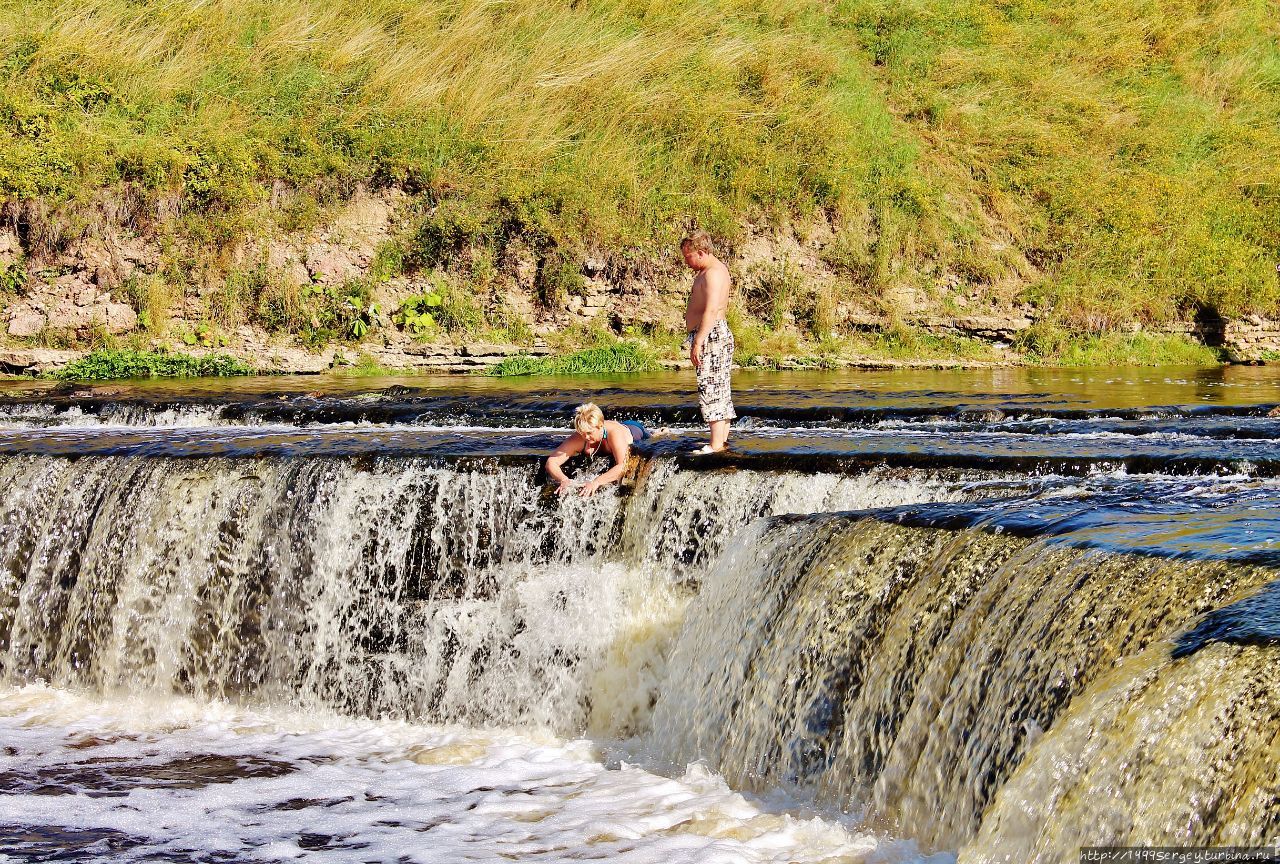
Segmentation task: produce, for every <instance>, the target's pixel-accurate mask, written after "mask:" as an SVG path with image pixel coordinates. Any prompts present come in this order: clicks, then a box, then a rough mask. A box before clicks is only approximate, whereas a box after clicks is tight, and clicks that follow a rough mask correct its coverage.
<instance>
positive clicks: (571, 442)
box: [547, 402, 649, 498]
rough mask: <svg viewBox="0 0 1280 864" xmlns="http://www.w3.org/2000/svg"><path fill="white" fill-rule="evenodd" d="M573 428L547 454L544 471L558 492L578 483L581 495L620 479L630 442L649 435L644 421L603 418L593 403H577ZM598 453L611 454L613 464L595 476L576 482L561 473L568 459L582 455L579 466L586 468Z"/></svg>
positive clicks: (586, 494) (588, 494)
mask: <svg viewBox="0 0 1280 864" xmlns="http://www.w3.org/2000/svg"><path fill="white" fill-rule="evenodd" d="M573 428H574V432H573V434H572V435H570V436H569V437H568V438H567V439H565V442H564V443H563V444H561V445H560V446H559V447H557V448H556V449H555V452H553V453H552V454H551V455H550V456H548V457H547V474H549V475H550V476H551V479H552V480H555V481H556V482H557V483H559V484H560V489H559V492H560V494H561V495H563V494H565V493H566V492H568V491H569V490H570V489H572V488H574V486H578V494H579V495H581V496H582V497H584V498H586V497H589V496H591V495H594V494H595V493H596V491H597V490H598V489H600V488H601V487H604V486H608V485H609V484H610V483H617V482H618V481H619V480H621V479H622V475H623V474H625V473H626V470H627V458H628V457H630V455H631V445H632V444H634V443H636V442H637V441H643V440H644V439H646V438H648V437H649V433H648V432H647V431H646V430H645V428H644V424H643V423H641V422H640V421H639V420H624V421H622V422H621V423H619V422H618V421H616V420H606V419H604V412H602V411H601V410H600V409H599V408H598V407H597V406H596V405H595V403H593V402H588V403H587V404H586V405H582V406H579V408H578V410H577V411H575V412H574V414H573ZM602 452H606V453H608V454H609V456H610V457H612V459H613V467H612V468H610V469H609V470H608V471H606V472H604V473H603V474H601V475H600V476H599V477H596V478H595V479H593V480H589V481H587V482H585V483H582V484H581V485H579V484H578V483H577V482H576V481H574V480H571V479H570V478H569V477H568V475H566V474H565V473H564V467H565V463H566V462H568V461H569V460H571V459H573V460H576V459H577V458H578V457H582V462H583V466H582V467H587V466H589V465H590V464H591V462H592V461H594V460H595V457H596V456H598V455H599V454H600V453H602Z"/></svg>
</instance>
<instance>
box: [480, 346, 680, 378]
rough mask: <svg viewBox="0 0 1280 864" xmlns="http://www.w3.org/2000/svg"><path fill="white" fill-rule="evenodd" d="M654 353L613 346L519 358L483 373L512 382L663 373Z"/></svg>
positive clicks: (511, 358)
mask: <svg viewBox="0 0 1280 864" xmlns="http://www.w3.org/2000/svg"><path fill="white" fill-rule="evenodd" d="M660 368H661V366H660V365H659V363H658V361H657V358H656V357H655V356H654V354H653V352H652V350H651V349H650V348H649V347H648V346H647V345H645V344H643V343H637V342H623V341H618V342H613V343H610V344H606V345H596V346H594V347H591V348H583V349H581V350H578V351H572V352H570V353H568V354H559V355H555V356H552V357H532V356H530V355H528V354H516V355H514V356H512V357H507V358H506V359H504V360H503V361H502V362H501V363H498V364H496V365H493V366H490V367H488V368H487V369H484V370H483V374H485V375H493V376H496V377H499V378H509V377H516V376H523V375H613V374H617V373H620V372H652V371H654V370H657V369H660Z"/></svg>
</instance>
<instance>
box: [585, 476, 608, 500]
mask: <svg viewBox="0 0 1280 864" xmlns="http://www.w3.org/2000/svg"><path fill="white" fill-rule="evenodd" d="M607 485H609V484H607V483H604V482H602V481H601V479H600V478H599V477H597V478H596V479H595V480H591V481H590V482H587V483H584V484H582V488H581V489H579V490H578V495H580V496H581V497H583V498H590V497H591V496H592V495H594V494H596V492H597V491H598V490H599V489H602V488H603V487H605V486H607Z"/></svg>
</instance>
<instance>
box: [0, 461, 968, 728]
mask: <svg viewBox="0 0 1280 864" xmlns="http://www.w3.org/2000/svg"><path fill="white" fill-rule="evenodd" d="M0 487H2V488H4V489H5V490H7V494H6V495H5V496H4V497H3V500H2V501H0V674H2V675H3V676H4V677H5V678H6V679H7V680H8V681H10V682H22V681H29V680H35V679H43V680H47V681H49V682H51V683H54V684H56V685H58V686H68V687H87V688H92V689H95V690H99V691H113V690H120V689H125V690H128V691H130V692H145V691H157V692H178V693H184V694H191V695H195V696H198V697H202V698H237V699H249V700H253V701H258V702H263V701H266V702H282V703H288V704H303V705H305V704H317V705H322V706H325V707H328V708H335V709H338V710H341V711H344V712H348V713H353V714H362V715H366V716H373V717H391V718H408V719H428V720H433V721H439V722H460V723H469V724H494V725H511V724H522V725H536V726H545V727H549V728H552V729H555V730H557V731H560V732H564V733H576V732H581V731H584V730H587V729H590V730H592V731H594V732H597V733H599V734H630V733H632V732H635V731H637V730H639V729H642V728H644V727H646V726H647V723H648V715H649V710H650V707H651V705H652V703H653V701H654V700H655V699H656V688H657V686H658V683H659V680H660V678H661V674H662V668H663V666H664V665H665V652H666V650H667V648H668V646H669V643H670V640H671V638H672V636H673V635H674V633H675V632H676V629H677V628H678V626H679V623H680V620H681V616H682V614H683V610H684V608H685V606H686V604H687V603H688V600H689V598H690V596H691V595H692V592H693V591H694V589H695V587H696V583H697V581H698V579H699V578H700V574H701V572H702V570H701V568H702V567H704V566H705V564H706V562H707V561H709V560H712V559H713V558H714V556H715V555H716V553H717V552H718V551H719V550H720V549H721V548H722V547H723V546H724V544H725V542H726V540H727V538H728V537H729V536H731V535H732V534H733V533H734V532H736V531H737V530H739V529H740V528H741V527H743V526H744V525H745V524H747V523H748V522H749V521H750V520H752V519H754V518H756V517H757V516H760V515H766V514H770V513H774V512H781V511H784V510H791V509H795V508H801V509H810V510H813V509H819V508H824V507H828V506H832V505H839V506H858V505H860V504H861V505H862V506H869V505H872V504H883V503H905V502H910V501H923V500H931V499H937V498H948V499H952V500H955V499H959V498H962V497H964V496H965V495H966V494H970V493H968V492H966V491H965V487H964V484H962V483H956V482H954V481H951V480H947V481H943V480H939V479H936V478H934V477H933V476H932V475H928V474H924V473H919V472H915V473H913V472H896V473H894V474H892V475H890V476H869V477H868V476H861V477H858V476H841V475H820V476H816V477H797V476H795V475H787V474H784V473H770V472H719V473H717V472H712V473H709V474H691V473H689V472H680V471H676V470H673V469H671V468H670V467H669V466H663V465H646V466H643V467H642V469H641V471H640V472H639V477H638V480H637V485H636V488H635V491H634V492H633V493H631V494H619V493H617V492H614V491H612V490H611V491H608V492H606V493H603V494H600V495H597V496H595V497H594V498H591V499H589V500H587V499H580V498H578V497H576V496H566V497H563V498H558V497H557V496H555V495H554V494H552V493H551V492H550V490H549V489H547V488H545V487H544V486H542V485H541V483H540V479H539V477H538V476H537V472H536V470H535V468H534V467H533V466H531V465H530V466H524V467H520V466H511V465H502V464H498V463H497V462H495V461H491V460H483V459H481V460H472V461H469V462H466V463H453V464H444V463H440V462H436V461H432V460H429V459H415V458H366V457H360V458H276V457H268V458H258V459H252V460H249V459H209V458H203V459H173V458H150V457H143V458H139V457H84V458H80V459H65V458H50V457H38V456H8V457H0Z"/></svg>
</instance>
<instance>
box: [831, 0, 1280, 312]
mask: <svg viewBox="0 0 1280 864" xmlns="http://www.w3.org/2000/svg"><path fill="white" fill-rule="evenodd" d="M1278 12H1280V10H1278V9H1277V7H1276V5H1275V3H1274V2H1271V0H1205V2H1191V0H1173V2H1155V0H1136V2H1118V0H1065V2H1058V0H1055V2H1047V0H1016V2H1012V3H1009V2H1003V0H970V2H959V0H956V2H927V0H841V2H840V4H839V12H838V18H839V19H840V20H841V21H842V22H843V24H844V26H845V27H847V28H848V29H849V31H850V32H851V33H853V34H856V39H857V41H858V42H859V43H860V44H862V45H863V46H864V48H865V50H866V51H867V52H868V54H869V56H870V57H871V58H872V61H873V63H874V66H875V70H876V77H877V80H878V81H879V82H880V84H881V85H882V87H883V88H884V91H885V92H886V93H887V98H888V99H889V101H890V102H891V103H892V104H893V105H894V106H895V107H896V109H897V111H898V113H899V115H900V116H901V117H903V118H904V119H905V120H906V121H907V122H908V124H909V125H910V127H911V128H912V130H913V132H914V133H915V134H916V135H917V136H918V137H919V139H920V140H922V141H924V142H927V145H928V150H927V152H926V153H925V155H924V157H923V163H924V164H923V167H924V170H926V171H928V172H929V173H930V174H931V175H932V176H933V177H934V178H935V179H934V182H935V184H936V185H937V186H938V187H940V188H942V189H943V190H945V194H946V195H947V196H948V198H949V199H950V202H949V206H948V207H947V212H946V214H945V216H946V219H947V220H949V221H951V222H952V223H953V231H952V234H951V239H950V240H949V241H948V247H947V250H946V252H945V253H944V255H943V257H950V258H951V263H952V266H953V267H956V268H958V269H962V270H963V269H969V270H970V272H971V274H972V275H973V276H975V277H977V278H978V279H979V280H980V281H986V282H988V283H990V284H991V285H992V286H993V287H997V288H998V286H999V285H1000V284H1001V283H1002V282H1003V283H1004V284H1006V285H1009V286H1011V287H1013V288H1015V289H1020V290H1021V299H1025V300H1028V301H1031V302H1033V303H1035V304H1038V305H1039V306H1041V308H1042V311H1049V312H1050V313H1052V314H1054V315H1056V316H1057V318H1058V319H1059V320H1060V321H1061V322H1062V323H1065V324H1067V325H1070V326H1072V327H1073V328H1075V329H1084V330H1092V331H1101V330H1106V329H1107V328H1109V327H1112V326H1114V325H1116V324H1117V323H1119V322H1121V321H1129V320H1147V321H1160V320H1166V319H1169V318H1171V317H1174V316H1179V315H1188V314H1195V313H1197V312H1199V313H1201V314H1204V313H1214V312H1216V313H1221V314H1228V315H1234V314H1239V313H1241V312H1243V311H1249V310H1268V311H1273V310H1274V309H1275V308H1276V305H1277V298H1280V285H1278V284H1277V280H1276V273H1275V267H1276V264H1277V262H1278V261H1280V159H1278V158H1277V156H1280V14H1277V13H1278ZM975 229H976V230H975ZM966 235H968V237H969V240H968V242H966V241H965V237H966ZM997 246H999V247H1000V248H999V251H997V249H996V247H997ZM1009 253H1014V254H1013V255H1010V254H1009Z"/></svg>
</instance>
